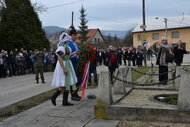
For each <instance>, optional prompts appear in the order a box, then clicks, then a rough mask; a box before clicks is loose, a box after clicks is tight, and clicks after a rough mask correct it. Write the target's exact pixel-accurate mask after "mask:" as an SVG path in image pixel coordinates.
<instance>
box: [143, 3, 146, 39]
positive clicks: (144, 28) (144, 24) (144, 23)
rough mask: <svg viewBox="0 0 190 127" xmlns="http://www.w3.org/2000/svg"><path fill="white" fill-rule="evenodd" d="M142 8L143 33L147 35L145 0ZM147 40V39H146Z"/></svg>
mask: <svg viewBox="0 0 190 127" xmlns="http://www.w3.org/2000/svg"><path fill="white" fill-rule="evenodd" d="M142 2H143V3H142V8H143V11H142V12H143V26H144V27H143V33H144V34H145V33H146V27H145V26H146V22H145V0H142ZM145 40H146V39H145Z"/></svg>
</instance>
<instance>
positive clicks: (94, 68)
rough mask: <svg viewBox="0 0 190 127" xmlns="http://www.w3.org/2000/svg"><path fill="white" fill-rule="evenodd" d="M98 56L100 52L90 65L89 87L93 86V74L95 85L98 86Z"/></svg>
mask: <svg viewBox="0 0 190 127" xmlns="http://www.w3.org/2000/svg"><path fill="white" fill-rule="evenodd" d="M97 55H98V52H96V55H95V58H94V60H93V61H92V62H91V63H90V67H89V74H88V86H90V85H91V74H92V73H93V76H94V83H95V85H97V84H98V77H97V69H96V67H97Z"/></svg>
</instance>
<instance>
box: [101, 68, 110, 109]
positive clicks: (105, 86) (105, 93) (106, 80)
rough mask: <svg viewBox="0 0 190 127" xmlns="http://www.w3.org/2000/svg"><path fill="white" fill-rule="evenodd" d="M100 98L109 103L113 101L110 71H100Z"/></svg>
mask: <svg viewBox="0 0 190 127" xmlns="http://www.w3.org/2000/svg"><path fill="white" fill-rule="evenodd" d="M98 100H101V101H102V102H104V103H105V104H108V105H110V104H112V103H113V98H112V88H111V79H110V74H109V72H108V71H102V72H100V75H99V81H98Z"/></svg>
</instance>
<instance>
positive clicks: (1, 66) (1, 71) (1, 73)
mask: <svg viewBox="0 0 190 127" xmlns="http://www.w3.org/2000/svg"><path fill="white" fill-rule="evenodd" d="M1 77H3V64H2V65H0V78H1Z"/></svg>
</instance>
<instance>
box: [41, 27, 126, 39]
mask: <svg viewBox="0 0 190 127" xmlns="http://www.w3.org/2000/svg"><path fill="white" fill-rule="evenodd" d="M43 29H44V31H45V32H46V35H52V34H56V33H59V32H61V31H65V30H67V29H66V28H62V27H58V26H44V27H43ZM100 31H101V32H102V34H103V35H106V36H107V35H111V36H112V37H114V36H115V35H116V36H117V37H118V38H120V39H123V38H124V37H125V35H126V33H127V30H126V31H114V30H100Z"/></svg>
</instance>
